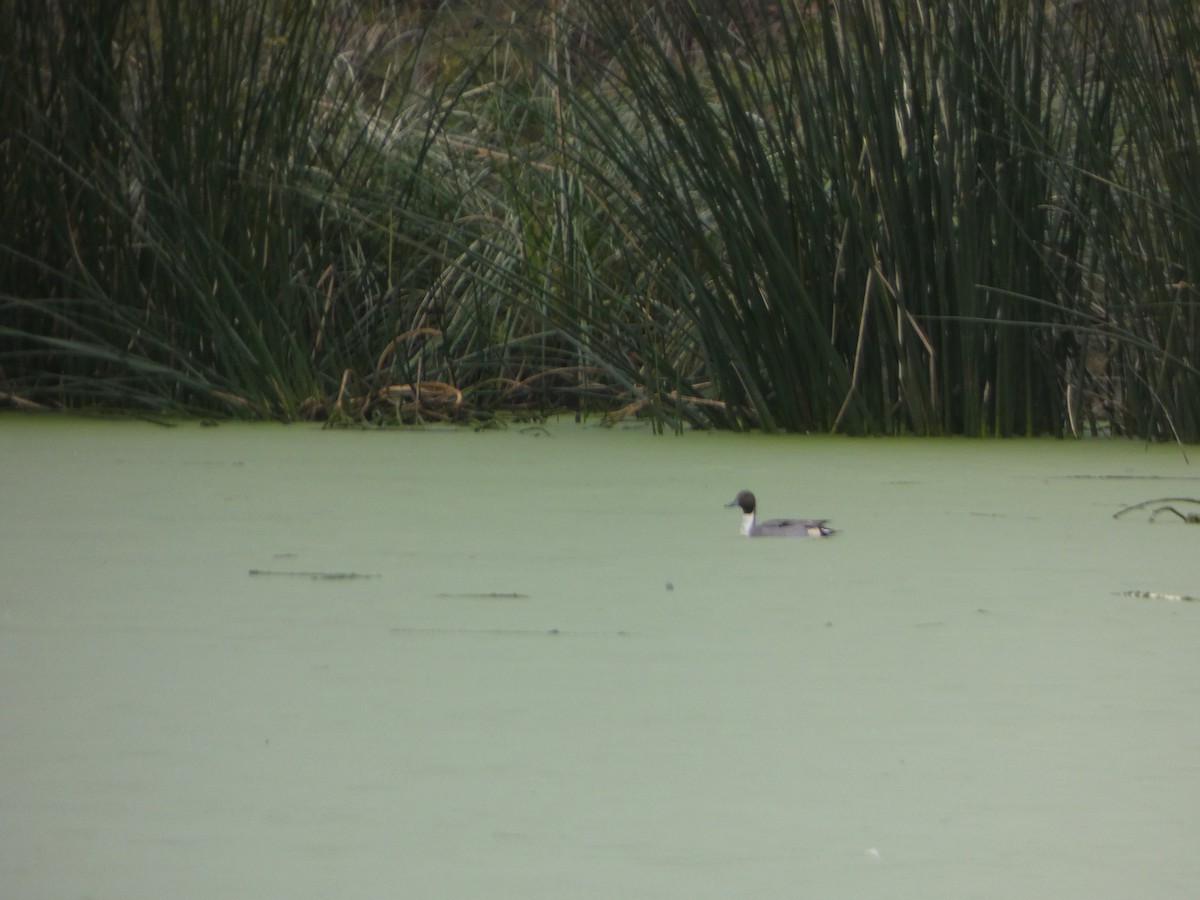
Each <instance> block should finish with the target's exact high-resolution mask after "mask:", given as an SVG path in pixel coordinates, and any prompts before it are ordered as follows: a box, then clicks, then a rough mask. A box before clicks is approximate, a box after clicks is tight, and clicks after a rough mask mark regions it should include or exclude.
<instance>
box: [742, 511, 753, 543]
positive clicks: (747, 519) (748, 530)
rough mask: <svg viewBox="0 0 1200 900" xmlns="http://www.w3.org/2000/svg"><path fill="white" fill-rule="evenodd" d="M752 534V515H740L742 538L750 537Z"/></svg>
mask: <svg viewBox="0 0 1200 900" xmlns="http://www.w3.org/2000/svg"><path fill="white" fill-rule="evenodd" d="M753 533H754V513H752V512H748V513H742V536H743V537H750V535H751V534H753Z"/></svg>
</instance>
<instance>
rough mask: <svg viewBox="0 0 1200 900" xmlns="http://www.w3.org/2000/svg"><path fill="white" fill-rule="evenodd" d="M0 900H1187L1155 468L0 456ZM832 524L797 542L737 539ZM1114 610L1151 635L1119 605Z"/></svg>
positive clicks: (663, 455) (527, 446)
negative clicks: (785, 523)
mask: <svg viewBox="0 0 1200 900" xmlns="http://www.w3.org/2000/svg"><path fill="white" fill-rule="evenodd" d="M0 460H2V461H3V468H2V470H0V568H2V571H0V691H2V694H0V698H2V699H0V703H2V707H0V771H2V772H3V773H4V774H3V777H2V778H0V884H3V885H5V887H4V888H3V894H4V896H6V897H13V898H84V897H87V898H113V900H136V898H147V900H149V898H154V900H160V898H164V897H170V898H206V900H207V898H213V900H216V898H222V900H227V898H257V900H273V898H280V900H297V898H336V900H348V898H390V897H405V898H408V897H412V898H426V897H427V898H443V897H444V898H496V897H514V898H516V897H520V898H555V900H560V898H593V897H594V898H606V900H607V898H618V897H619V898H732V897H739V898H740V897H752V898H756V900H762V898H809V897H811V898H855V900H861V898H888V900H897V898H913V900H928V898H931V897H953V898H1016V897H1020V898H1026V897H1038V898H1055V900H1064V898H1088V900H1095V898H1110V897H1111V898H1124V897H1129V898H1133V897H1137V898H1142V897H1153V898H1194V897H1195V896H1196V895H1197V890H1198V886H1200V848H1198V837H1200V603H1196V602H1189V601H1187V600H1186V599H1185V600H1180V601H1172V600H1171V599H1170V598H1171V597H1185V598H1186V597H1195V596H1197V595H1200V552H1198V551H1200V526H1196V525H1186V524H1183V523H1182V522H1181V521H1179V520H1178V519H1177V518H1175V517H1174V516H1171V517H1169V518H1166V517H1160V518H1159V519H1158V520H1156V521H1155V522H1153V523H1150V522H1148V521H1147V518H1148V513H1146V514H1142V513H1138V514H1131V515H1127V516H1124V517H1122V518H1120V519H1114V518H1113V514H1114V513H1115V512H1117V511H1118V510H1119V509H1121V508H1122V507H1123V506H1126V505H1128V504H1132V503H1136V502H1139V501H1142V500H1147V499H1150V498H1155V497H1200V469H1197V466H1196V465H1195V464H1192V465H1189V464H1188V463H1187V462H1186V461H1185V459H1184V455H1183V454H1182V452H1181V451H1180V450H1179V448H1177V447H1146V446H1144V445H1141V444H1137V443H1131V442H1123V441H1117V442H1101V441H1092V442H1082V443H1078V442H1070V443H1068V442H1056V441H1005V442H999V441H995V442H970V441H965V440H867V439H846V438H805V437H762V436H746V435H731V434H702V433H692V434H687V435H684V436H681V437H653V436H651V435H649V434H648V433H647V432H645V431H643V430H641V429H628V430H603V429H600V428H598V427H584V426H578V425H575V424H573V423H564V424H551V425H549V426H548V427H546V428H530V429H523V428H520V427H517V426H513V427H510V428H509V429H507V430H505V431H500V432H488V433H474V432H471V431H469V430H457V429H429V430H424V431H418V430H409V431H387V432H352V431H323V430H321V429H319V428H313V427H300V426H290V427H282V426H273V425H223V426H220V427H216V428H202V427H200V426H199V425H193V424H187V425H181V426H179V427H175V428H162V427H157V426H154V425H148V424H127V423H100V422H88V421H69V420H61V419H50V420H41V419H28V418H21V417H11V416H10V417H6V418H3V419H0ZM743 487H746V488H751V489H753V490H754V491H755V492H756V493H757V494H758V498H759V504H760V513H761V514H762V515H764V516H768V517H769V516H778V515H789V514H791V515H809V516H828V517H830V518H832V519H833V520H834V522H833V524H834V525H835V526H837V527H839V528H841V529H842V533H840V534H838V535H837V536H836V537H834V538H832V539H829V540H801V539H759V540H747V539H744V538H741V537H740V536H739V535H738V524H739V522H738V516H739V514H738V512H737V510H732V509H724V508H723V504H724V503H726V502H727V501H729V500H730V499H731V498H732V497H733V495H734V493H735V492H736V491H737V490H738V489H740V488H743ZM1128 592H1143V593H1151V594H1154V595H1155V597H1154V598H1151V599H1147V598H1145V597H1141V596H1130V595H1129V593H1128Z"/></svg>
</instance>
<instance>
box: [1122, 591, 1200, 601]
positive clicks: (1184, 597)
mask: <svg viewBox="0 0 1200 900" xmlns="http://www.w3.org/2000/svg"><path fill="white" fill-rule="evenodd" d="M1118 596H1120V597H1136V598H1137V599H1139V600H1165V601H1167V602H1168V603H1200V597H1192V596H1190V595H1189V594H1164V593H1161V592H1159V591H1121V592H1120V594H1118Z"/></svg>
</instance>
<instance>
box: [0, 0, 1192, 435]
mask: <svg viewBox="0 0 1200 900" xmlns="http://www.w3.org/2000/svg"><path fill="white" fill-rule="evenodd" d="M4 10H5V13H6V18H7V19H8V25H7V26H6V28H5V29H4V30H3V33H2V34H0V66H2V69H3V73H4V75H3V77H4V82H5V89H4V92H3V99H2V100H0V171H2V173H3V174H2V175H0V177H2V178H3V181H4V191H3V195H4V197H5V203H4V204H3V207H2V208H0V222H2V225H0V406H9V407H17V408H22V409H96V408H100V409H104V410H135V411H138V412H141V413H149V414H155V415H164V414H169V415H179V414H183V415H195V416H205V417H222V416H233V417H252V418H271V419H279V420H284V421H296V420H315V421H325V422H328V423H330V424H333V425H358V424H381V425H383V424H395V423H407V422H415V421H455V422H474V423H476V424H487V423H489V422H496V421H504V420H505V419H508V418H516V419H521V418H537V417H539V416H542V415H545V414H547V413H551V412H558V411H563V410H573V411H575V412H576V414H578V415H580V416H603V417H605V418H606V419H607V420H609V421H620V420H622V419H627V418H630V417H639V418H643V419H646V420H649V421H650V422H651V423H652V424H653V426H654V427H655V429H656V430H662V429H665V430H670V429H680V428H684V427H705V428H712V427H715V428H731V429H749V428H755V429H763V430H766V431H790V432H812V431H818V432H839V433H847V434H919V435H941V434H963V435H972V436H1011V435H1040V434H1051V435H1058V436H1070V435H1072V434H1074V435H1082V434H1112V435H1129V436H1135V437H1138V438H1142V439H1147V440H1172V441H1179V442H1182V443H1194V442H1196V441H1200V294H1198V288H1197V285H1200V271H1198V270H1200V9H1198V8H1197V5H1196V4H1195V3H1194V2H1192V0H1138V2H1132V3H1117V2H1108V0H1061V2H1059V0H1027V2H1018V0H964V2H961V3H955V4H952V5H950V8H948V7H947V5H946V4H944V3H940V2H933V0H896V2H890V3H880V2H878V0H829V2H808V0H804V2H800V0H786V2H784V0H733V2H712V0H649V2H636V3H635V2H632V0H556V2H547V3H533V4H524V3H521V4H518V3H505V2H499V0H497V2H491V3H482V4H479V3H476V4H469V3H466V2H444V3H430V2H395V3H386V2H382V0H308V2H298V0H257V2H250V3H247V2H244V0H215V2H213V3H211V4H184V3H179V2H177V0H114V2H105V3H82V4H75V3H67V2H61V0H55V2H42V0H5V3H4Z"/></svg>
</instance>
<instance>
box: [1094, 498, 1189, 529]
mask: <svg viewBox="0 0 1200 900" xmlns="http://www.w3.org/2000/svg"><path fill="white" fill-rule="evenodd" d="M1156 503H1161V504H1163V505H1162V506H1160V507H1158V509H1156V510H1154V512H1152V513H1151V514H1150V519H1149V521H1151V522H1153V521H1154V520H1155V519H1156V518H1157V517H1158V515H1159V513H1164V512H1171V513H1175V515H1177V516H1179V518H1181V519H1183V521H1185V522H1187V523H1188V524H1189V525H1200V500H1197V499H1196V498H1194V497H1160V498H1159V499H1157V500H1143V501H1142V502H1141V503H1135V504H1133V506H1127V507H1125V508H1124V509H1123V510H1121V511H1120V512H1115V513H1113V518H1114V519H1119V518H1121V516H1123V515H1125V513H1127V512H1133V511H1134V510H1135V509H1145V508H1146V507H1148V506H1154V505H1155V504H1156ZM1172 503H1194V504H1196V507H1197V511H1196V512H1180V511H1179V510H1177V509H1176V508H1175V507H1174V506H1172V505H1171V504H1172Z"/></svg>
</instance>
